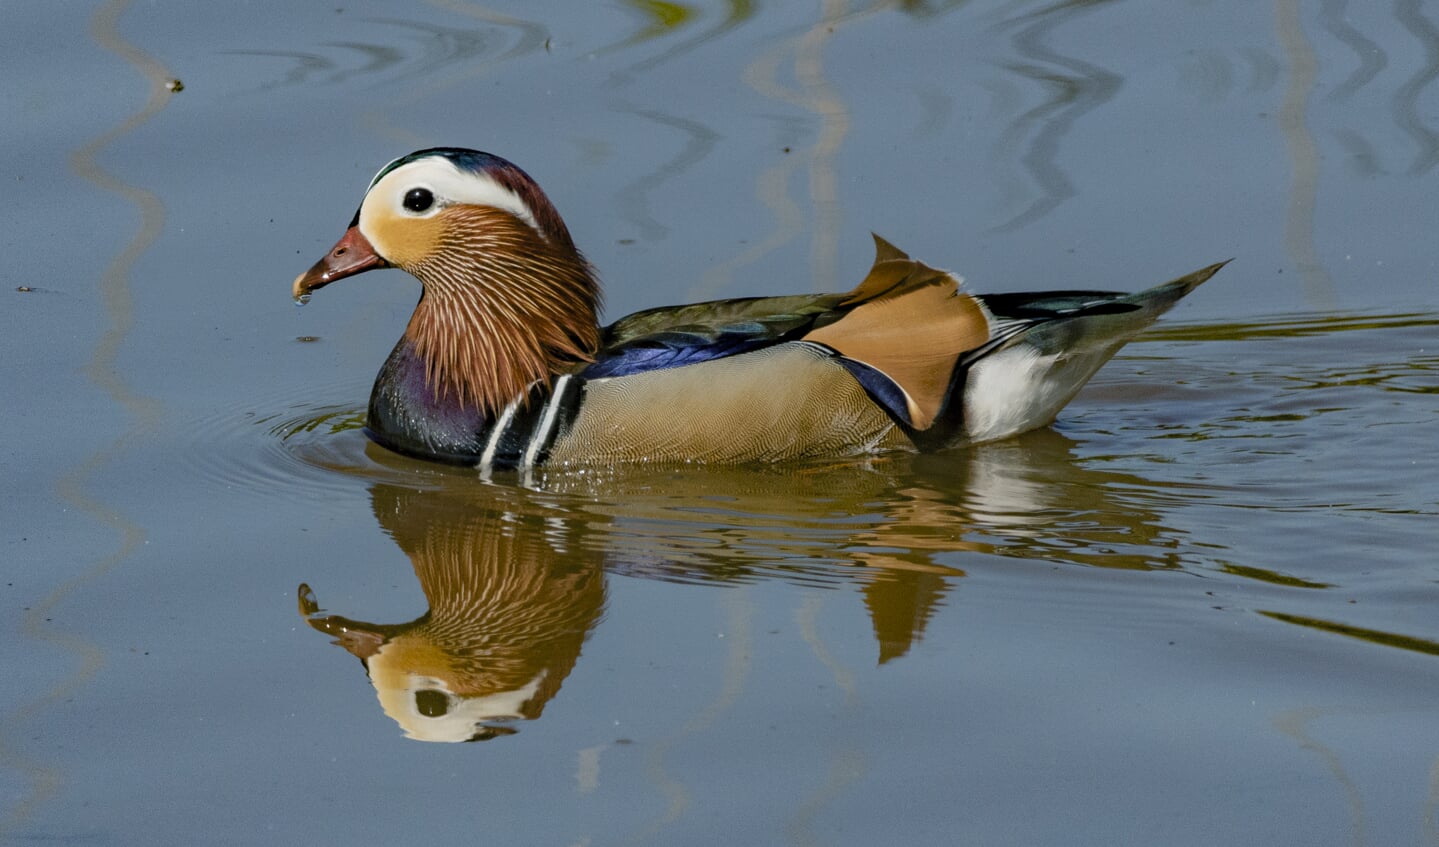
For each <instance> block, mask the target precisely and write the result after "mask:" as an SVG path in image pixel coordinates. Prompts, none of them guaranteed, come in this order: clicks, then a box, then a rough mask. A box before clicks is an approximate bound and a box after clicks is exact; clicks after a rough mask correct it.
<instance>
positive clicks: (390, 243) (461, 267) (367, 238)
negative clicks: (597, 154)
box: [293, 147, 599, 414]
mask: <svg viewBox="0 0 1439 847" xmlns="http://www.w3.org/2000/svg"><path fill="white" fill-rule="evenodd" d="M386 267H396V268H400V269H401V270H404V271H407V272H409V273H410V274H411V275H413V276H414V277H415V278H416V279H418V280H419V281H420V282H421V284H422V285H423V293H422V294H421V297H420V302H419V304H418V305H417V306H416V307H415V313H414V315H412V316H411V318H410V322H409V325H408V326H407V327H406V329H405V336H404V338H403V339H402V340H401V345H400V346H401V347H407V355H414V356H417V357H418V358H419V359H420V360H421V361H422V362H423V364H424V372H425V382H426V386H427V388H428V390H429V391H430V392H432V396H433V399H434V400H436V401H445V402H450V403H456V404H459V405H460V406H464V407H472V408H475V409H477V410H479V411H480V412H481V413H486V414H488V413H493V412H496V411H498V410H499V409H502V408H504V406H505V405H506V404H507V403H509V402H510V401H511V400H513V399H514V398H515V397H516V396H518V395H521V394H523V393H524V391H525V389H526V387H527V386H529V385H531V384H533V383H534V382H536V381H540V382H544V383H546V384H548V382H549V381H550V379H551V378H552V377H553V375H555V374H557V373H562V372H564V371H565V370H568V369H570V368H571V367H573V366H574V365H575V364H576V363H577V362H583V361H588V360H589V359H590V358H591V356H592V354H593V353H594V351H595V349H596V348H597V347H598V344H599V325H598V319H597V314H598V310H599V286H598V283H597V282H596V280H595V277H594V273H593V271H592V270H591V268H590V266H589V264H588V263H587V262H586V261H585V259H584V257H583V256H582V255H581V254H580V252H579V250H578V249H577V248H576V247H575V244H574V241H573V240H572V239H571V238H570V233H569V230H568V229H567V228H566V226H565V223H564V220H563V219H562V218H561V217H560V214H559V212H558V211H556V210H555V207H554V205H553V204H552V203H551V202H550V200H549V198H548V197H546V196H545V193H544V191H542V190H541V189H540V187H539V185H538V184H536V183H535V181H534V180H533V179H531V178H530V176H529V175H528V174H526V173H525V172H524V171H522V170H520V169H519V168H518V167H516V166H515V165H514V164H512V163H510V162H508V161H506V160H504V159H502V158H500V157H498V156H493V155H490V154H488V153H482V152H480V151H477V150H465V149H460V148H449V147H445V148H433V149H429V150H420V151H418V152H415V153H411V154H409V155H408V156H402V157H401V158H399V159H396V160H394V161H393V162H390V163H389V164H388V165H386V166H385V167H384V168H382V169H381V170H380V172H379V173H378V174H376V175H375V178H374V179H373V180H371V181H370V185H369V188H368V189H367V190H366V192H365V198H364V200H363V201H362V202H361V204H360V208H359V210H358V211H357V212H356V213H355V217H354V219H353V220H352V221H351V222H350V226H349V228H348V229H347V230H346V231H345V234H344V235H343V236H342V237H341V238H340V240H339V241H338V242H336V244H335V246H334V247H333V248H331V249H330V251H329V252H328V253H327V254H326V255H325V257H324V258H322V259H321V260H320V261H318V262H316V263H315V265H314V266H313V267H311V268H310V269H309V270H308V271H306V272H305V273H303V274H301V275H300V276H299V277H297V278H296V279H295V282H294V288H293V293H294V296H295V298H296V300H297V301H299V302H304V301H305V300H306V299H308V296H309V295H310V294H311V293H312V292H314V291H317V290H319V289H320V288H323V287H325V286H327V285H329V284H330V283H332V282H335V281H336V280H339V279H343V278H345V277H348V276H354V275H356V274H360V273H364V272H365V271H369V270H374V269H376V268H386ZM397 350H399V348H397Z"/></svg>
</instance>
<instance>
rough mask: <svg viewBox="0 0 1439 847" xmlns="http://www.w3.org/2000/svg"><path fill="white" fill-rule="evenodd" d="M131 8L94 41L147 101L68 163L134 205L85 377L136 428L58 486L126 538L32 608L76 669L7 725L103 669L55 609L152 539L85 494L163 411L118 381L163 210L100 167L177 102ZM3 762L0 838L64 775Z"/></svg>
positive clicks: (28, 623) (107, 280)
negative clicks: (12, 788)
mask: <svg viewBox="0 0 1439 847" xmlns="http://www.w3.org/2000/svg"><path fill="white" fill-rule="evenodd" d="M128 5H129V3H128V0H114V1H113V2H110V3H108V4H106V5H105V6H102V7H101V8H100V9H99V11H97V12H96V13H95V16H94V17H93V18H92V19H91V25H90V37H91V38H92V39H93V40H94V41H95V43H96V45H98V46H99V47H100V48H101V49H103V50H107V51H109V52H111V53H114V54H116V55H118V56H119V57H120V58H122V59H124V60H125V61H126V62H128V63H129V64H130V65H131V66H132V67H133V68H134V69H135V70H137V71H138V72H139V73H140V74H141V75H142V76H143V77H144V79H145V81H146V86H147V88H148V97H147V98H146V100H145V103H144V105H142V106H141V107H140V108H139V109H138V110H137V111H136V112H135V113H133V114H132V115H130V117H128V118H126V119H125V120H124V121H122V122H120V124H119V125H118V126H116V127H115V128H114V129H111V130H110V131H108V132H105V133H103V134H102V135H100V136H99V137H97V138H95V139H94V140H93V141H91V142H89V143H88V144H86V145H84V146H83V147H81V148H79V149H78V150H76V151H75V152H74V153H73V154H72V155H71V157H70V166H71V168H73V169H74V171H75V173H76V174H77V175H78V176H80V177H81V178H82V179H84V180H85V181H87V182H89V183H90V184H92V185H94V186H95V187H96V188H98V189H100V190H102V191H108V192H112V193H114V194H118V195H120V196H121V197H123V198H124V199H125V200H127V201H129V202H130V203H132V204H133V205H134V206H135V208H136V211H137V213H138V215H139V218H140V229H139V232H137V233H136V234H135V237H134V238H133V239H131V241H130V243H129V244H127V245H125V247H124V248H123V249H122V250H121V251H120V252H119V253H118V254H116V255H115V257H114V258H113V259H111V260H110V263H109V265H108V266H106V268H105V270H104V272H103V273H101V275H100V278H99V280H98V281H97V282H98V285H97V288H98V291H99V294H100V304H101V307H102V308H103V309H104V315H105V319H106V326H105V329H104V331H103V332H102V333H101V335H100V339H99V341H98V342H97V343H96V345H95V350H94V352H93V353H92V354H91V356H90V361H89V363H88V364H87V365H86V366H85V369H84V372H85V375H86V377H88V378H89V380H90V381H91V382H92V383H94V384H95V386H96V387H97V388H99V389H100V390H101V391H102V392H104V393H105V394H106V395H107V396H108V397H109V398H110V399H111V400H112V401H113V402H114V403H115V404H116V405H117V406H120V407H122V408H123V409H124V410H125V411H126V412H127V413H128V414H129V416H130V418H131V419H132V421H133V423H132V424H131V426H130V428H129V429H128V430H127V431H126V432H124V433H123V434H121V435H120V437H119V438H117V439H116V440H115V441H114V442H113V443H111V444H110V445H109V446H108V447H105V448H103V449H101V450H100V451H99V452H97V453H95V454H94V455H93V456H91V457H89V458H88V459H86V460H85V461H83V462H81V463H80V464H78V465H76V466H75V467H74V468H73V469H71V470H70V471H69V472H68V473H66V474H64V475H63V476H61V477H60V479H59V480H58V481H57V482H56V485H55V487H56V492H57V493H58V494H59V496H60V498H61V499H62V500H64V501H65V502H67V503H69V504H70V505H71V506H73V507H74V508H75V509H76V510H77V511H79V512H83V513H85V514H88V515H89V516H90V517H92V518H93V519H94V520H95V521H96V522H97V523H99V524H101V525H104V526H107V527H111V528H113V529H115V530H116V531H117V532H118V533H119V536H120V537H119V543H118V545H117V546H116V548H115V549H114V551H112V552H110V553H108V554H106V555H102V556H100V557H98V558H97V559H96V560H95V561H94V562H93V563H92V564H91V565H90V566H89V567H88V568H85V569H83V570H81V571H80V572H79V573H78V574H77V575H76V576H74V577H72V578H70V579H69V580H67V581H65V582H63V583H61V584H60V585H58V586H57V587H56V588H55V589H54V590H53V591H51V592H50V594H49V595H48V596H46V597H44V598H43V599H41V600H40V601H38V602H35V603H32V604H30V606H29V607H28V608H27V610H26V612H25V614H24V616H23V618H22V619H21V625H20V631H21V632H22V633H23V634H24V635H25V636H26V637H27V638H31V639H33V640H35V641H40V642H45V643H48V644H51V645H53V646H54V647H56V648H58V649H60V650H62V651H64V652H66V653H69V654H71V655H72V656H73V657H74V658H75V660H76V668H75V670H74V672H73V673H72V674H71V675H70V676H69V677H67V678H65V679H62V680H60V681H58V682H56V683H55V685H54V686H53V687H52V688H51V689H50V690H49V691H47V692H45V693H44V694H42V695H41V696H40V697H38V698H36V699H35V700H33V701H31V702H29V703H27V704H25V705H24V706H22V707H20V708H19V709H18V710H16V711H15V712H13V713H11V714H10V715H9V716H8V718H7V720H6V722H5V723H6V725H7V726H9V727H18V726H22V725H24V724H26V723H29V722H30V721H33V720H35V719H36V718H38V717H40V716H41V715H42V714H43V713H44V711H45V710H46V709H47V708H48V707H49V706H51V705H53V704H55V703H58V702H61V701H63V700H65V699H67V698H69V697H71V696H72V695H74V694H75V692H76V691H78V690H79V689H80V688H81V687H82V686H83V685H85V683H86V682H88V681H89V680H90V679H91V678H92V677H93V676H94V675H95V674H96V673H98V672H99V670H100V669H101V668H102V667H103V666H104V664H105V650H104V648H103V647H101V646H100V645H98V644H96V643H94V642H91V641H88V640H86V639H84V638H81V637H80V636H78V635H75V634H73V633H67V632H62V631H59V630H58V629H57V628H56V626H55V625H54V623H53V622H52V616H53V615H54V610H55V608H56V607H57V606H59V605H60V604H61V603H62V602H63V601H64V600H65V599H66V598H67V597H68V596H69V595H70V594H71V593H72V592H74V591H76V590H77V589H79V588H81V587H83V586H85V585H87V584H89V583H91V582H94V581H95V580H96V579H98V578H99V577H101V576H102V575H104V574H105V573H107V572H108V571H110V570H111V569H112V568H114V567H115V566H116V565H118V564H120V563H121V562H124V561H125V560H126V559H128V558H130V556H131V555H132V554H134V553H135V552H136V551H137V550H138V549H139V548H140V547H141V546H142V545H143V544H144V543H145V536H146V533H145V529H144V527H141V526H140V525H138V524H136V523H134V522H133V521H132V520H130V519H129V518H128V517H126V516H125V514H124V513H123V512H121V511H120V510H119V509H117V508H115V507H113V506H111V505H110V504H108V503H105V502H104V501H102V500H100V499H97V498H96V497H95V496H94V495H93V494H91V493H90V492H89V490H88V488H87V486H88V483H89V481H90V479H91V477H93V476H94V474H95V472H96V471H98V470H99V469H100V468H101V467H103V466H105V465H107V464H109V463H110V462H111V461H112V460H114V459H115V458H116V457H118V456H119V455H121V454H122V453H124V452H125V450H127V449H128V448H129V447H130V446H131V445H132V444H133V443H134V442H135V440H136V438H137V437H138V436H139V435H140V434H141V433H143V432H145V431H147V430H149V429H151V428H153V427H154V425H155V424H156V422H157V421H158V420H159V418H160V412H161V409H160V406H159V403H157V402H156V401H155V400H153V399H152V398H149V397H143V396H141V395H139V394H136V393H135V391H134V390H133V389H131V388H130V386H129V385H128V384H127V383H126V381H125V380H124V378H123V377H122V376H121V374H122V371H121V370H120V369H118V368H117V367H116V360H117V359H118V357H119V355H120V350H121V348H122V347H123V345H124V344H125V342H126V340H127V339H128V338H129V336H130V332H131V330H132V329H133V328H134V325H135V305H134V295H133V293H132V292H131V290H130V274H131V269H132V268H133V267H134V265H135V262H136V261H138V260H139V258H140V257H141V256H143V255H144V254H145V253H146V252H147V251H148V250H149V249H150V247H151V246H152V245H153V244H154V243H155V240H156V239H157V238H159V237H160V233H161V231H162V230H163V228H164V225H165V206H164V204H163V203H162V202H161V200H160V198H159V197H158V196H156V195H155V193H154V192H151V191H148V190H146V189H143V188H140V187H138V186H135V185H131V184H130V183H127V182H125V181H124V180H122V179H120V178H119V177H116V176H114V175H113V174H111V173H109V172H108V171H106V170H104V169H103V168H101V167H100V165H99V163H98V160H97V159H98V156H99V154H100V151H101V150H104V149H105V148H106V147H108V146H110V145H111V144H113V143H115V142H116V141H117V140H119V139H121V138H123V137H124V136H126V135H128V134H130V133H131V132H134V131H135V130H136V129H137V128H138V127H140V126H141V125H142V124H144V123H145V122H147V121H149V120H150V119H151V118H153V117H155V116H156V115H158V114H159V113H160V112H161V111H162V110H163V109H164V108H165V105H166V104H167V103H169V102H170V96H171V90H170V89H169V88H168V87H167V85H166V84H167V83H168V82H169V81H170V79H171V75H170V73H169V71H168V70H167V69H166V68H165V66H164V65H162V64H161V63H160V62H159V61H158V60H156V59H155V58H154V57H153V56H151V55H150V54H148V53H146V52H145V51H143V50H141V49H139V48H138V47H135V46H134V45H133V44H130V43H129V42H128V41H125V40H124V39H123V38H121V36H120V31H119V24H120V17H121V15H122V14H123V13H124V12H125V8H126V7H127V6H128ZM0 764H4V765H6V766H9V767H12V768H15V769H16V770H19V771H21V772H22V773H24V774H25V775H26V776H27V777H28V778H29V781H30V790H29V792H28V794H26V795H25V796H23V797H22V798H21V799H20V800H19V802H17V803H16V805H15V807H14V808H13V809H11V811H10V813H9V814H7V815H6V816H5V817H4V818H0V835H3V834H5V833H6V832H8V831H12V830H13V829H14V828H15V827H16V826H18V825H19V824H21V823H23V822H24V821H25V820H27V819H28V818H29V817H30V815H31V814H32V813H33V812H34V811H35V809H36V808H38V807H39V806H40V805H41V804H43V803H44V802H46V801H47V800H49V799H50V798H51V797H52V796H54V794H55V793H56V792H57V791H59V789H60V785H61V783H62V780H63V777H62V775H61V774H60V772H59V771H58V770H57V769H56V768H53V767H49V766H46V765H43V764H40V763H38V762H34V761H31V760H29V759H27V758H26V757H24V756H22V755H20V754H19V753H18V752H16V751H13V750H10V749H8V746H7V745H5V744H4V743H3V742H0Z"/></svg>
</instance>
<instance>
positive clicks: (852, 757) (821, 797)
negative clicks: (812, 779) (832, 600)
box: [784, 592, 867, 845]
mask: <svg viewBox="0 0 1439 847" xmlns="http://www.w3.org/2000/svg"><path fill="white" fill-rule="evenodd" d="M823 608H824V601H823V599H822V597H821V596H820V595H819V594H817V593H814V592H811V593H810V594H809V595H808V596H806V597H805V598H804V599H803V601H802V602H801V603H800V606H799V608H798V609H796V610H795V615H794V617H795V623H796V624H797V625H798V627H799V633H800V637H801V638H802V639H804V642H805V643H806V644H808V645H809V648H810V650H811V651H812V652H813V653H814V656H815V658H816V659H818V660H819V663H820V664H821V665H823V666H824V668H825V669H826V670H828V671H829V673H830V676H831V677H832V678H833V679H834V684H835V687H836V688H838V689H839V690H840V691H841V692H843V694H844V702H843V704H842V706H841V709H842V710H843V711H846V712H849V711H853V709H854V705H855V700H856V698H857V696H858V691H859V686H858V685H857V684H856V683H855V676H854V671H852V670H850V669H849V668H847V667H845V666H844V664H843V663H842V662H840V661H839V659H838V658H837V657H836V656H835V654H834V651H832V650H830V649H829V646H828V645H826V644H825V643H824V639H823V638H822V637H821V636H820V634H819V613H820V611H821V610H822V609H823ZM866 764H867V759H866V757H865V755H864V751H863V750H860V749H859V748H858V747H855V746H854V745H853V744H843V743H840V744H838V748H837V749H836V750H835V751H834V752H833V754H832V755H831V757H830V763H829V771H828V773H827V775H826V778H825V781H824V783H823V784H822V785H820V786H819V787H818V788H816V789H815V790H814V792H813V793H812V794H811V795H810V796H809V797H807V798H806V799H805V800H804V801H803V802H801V803H800V804H799V807H798V808H796V809H795V810H794V813H793V814H792V816H791V818H790V820H789V821H788V822H787V823H786V824H785V827H784V829H785V834H786V836H787V837H788V840H789V841H790V842H791V843H794V844H801V845H818V844H823V843H824V842H823V841H822V840H821V839H820V838H819V837H818V836H817V835H816V834H815V832H814V822H815V820H817V819H818V818H819V814H820V812H822V811H823V810H824V809H825V807H827V806H828V805H830V804H831V803H832V802H834V800H835V799H836V798H838V797H840V796H841V795H842V794H844V791H845V789H846V788H848V787H850V786H851V785H854V784H855V783H857V782H859V781H860V780H861V779H862V778H863V777H864V774H865V771H866V769H867V768H866Z"/></svg>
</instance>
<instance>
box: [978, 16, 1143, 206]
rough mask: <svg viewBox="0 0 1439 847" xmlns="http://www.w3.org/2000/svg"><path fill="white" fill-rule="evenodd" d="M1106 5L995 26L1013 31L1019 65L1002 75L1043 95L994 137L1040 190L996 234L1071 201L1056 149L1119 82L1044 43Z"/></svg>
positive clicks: (1070, 189) (1071, 191) (1111, 94)
mask: <svg viewBox="0 0 1439 847" xmlns="http://www.w3.org/2000/svg"><path fill="white" fill-rule="evenodd" d="M1108 2H1111V0H1084V1H1083V2H1075V0H1066V2H1061V3H1056V4H1054V5H1052V6H1049V7H1047V8H1044V9H1041V10H1039V11H1037V12H1032V13H1029V14H1026V15H1024V16H1022V17H1019V18H1016V19H1014V20H1013V21H1009V22H1006V23H1005V24H1001V28H1008V27H1010V26H1017V27H1018V31H1017V32H1016V33H1015V34H1014V35H1013V36H1012V38H1011V42H1012V43H1013V44H1014V49H1015V52H1017V53H1018V54H1019V55H1020V56H1022V57H1024V58H1025V59H1026V60H1027V62H1026V63H1024V64H1020V63H1013V64H1010V65H1008V66H1007V69H1008V70H1009V71H1010V72H1012V73H1014V74H1016V75H1018V76H1021V77H1025V78H1027V79H1029V80H1032V81H1034V82H1037V83H1039V85H1040V87H1041V88H1043V89H1044V90H1045V91H1046V92H1048V96H1047V98H1046V99H1045V100H1044V102H1042V103H1040V104H1039V105H1037V106H1034V107H1033V108H1031V109H1028V110H1026V111H1025V112H1024V113H1023V114H1021V115H1019V116H1018V117H1017V118H1015V119H1014V121H1013V122H1012V123H1011V124H1010V125H1009V126H1008V127H1007V128H1006V129H1005V131H1004V133H1003V134H1002V135H1001V136H1000V144H999V150H1000V152H1001V154H1002V155H1005V156H1008V155H1009V151H1010V150H1013V149H1015V148H1020V149H1022V150H1023V152H1022V153H1020V155H1019V162H1020V165H1021V166H1022V167H1023V168H1024V170H1025V171H1026V172H1027V173H1028V174H1029V175H1030V178H1031V179H1032V180H1033V181H1034V183H1035V185H1036V186H1037V187H1038V188H1039V190H1040V196H1039V197H1038V198H1036V199H1035V200H1033V201H1032V202H1030V203H1029V205H1028V206H1027V207H1025V208H1024V209H1023V210H1022V211H1020V212H1019V213H1018V214H1016V215H1014V216H1013V217H1011V218H1010V219H1009V220H1007V221H1005V222H1004V223H1002V224H1000V225H999V226H997V227H995V230H996V231H1005V230H1013V229H1019V228H1021V227H1024V226H1026V225H1027V224H1030V223H1033V222H1034V221H1036V220H1038V219H1039V218H1042V217H1044V216H1045V215H1047V214H1049V213H1050V212H1052V211H1054V210H1055V209H1056V208H1057V207H1058V206H1059V205H1060V204H1062V203H1064V201H1066V200H1068V199H1069V198H1070V197H1073V196H1074V186H1073V184H1072V183H1071V182H1070V181H1069V177H1068V176H1067V175H1066V174H1065V172H1064V169H1063V168H1061V167H1060V165H1059V147H1060V143H1061V142H1062V141H1063V139H1064V137H1065V136H1066V135H1068V134H1069V131H1070V129H1071V128H1073V126H1074V124H1075V123H1076V122H1077V121H1078V120H1079V119H1080V118H1083V117H1084V116H1085V115H1087V114H1089V113H1090V112H1092V111H1094V110H1095V109H1097V108H1099V107H1100V106H1102V105H1103V104H1105V103H1107V102H1109V101H1110V100H1111V99H1113V98H1114V95H1115V94H1117V93H1118V92H1119V88H1120V85H1121V83H1122V82H1123V80H1122V78H1121V77H1120V76H1118V75H1117V74H1115V73H1112V72H1110V71H1109V70H1106V69H1105V68H1103V67H1100V66H1099V65H1097V64H1095V63H1093V62H1089V61H1085V60H1083V59H1080V58H1078V57H1076V56H1069V55H1065V54H1063V53H1060V52H1059V51H1058V50H1055V49H1054V48H1053V47H1051V46H1049V44H1048V43H1047V40H1048V38H1049V37H1050V35H1052V34H1053V32H1054V30H1056V29H1058V28H1059V27H1061V26H1064V25H1065V24H1067V23H1069V22H1070V21H1071V20H1072V19H1073V18H1074V16H1076V15H1079V14H1085V13H1088V12H1090V11H1091V10H1093V9H1094V8H1097V7H1099V6H1101V5H1104V4H1105V3H1108Z"/></svg>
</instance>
